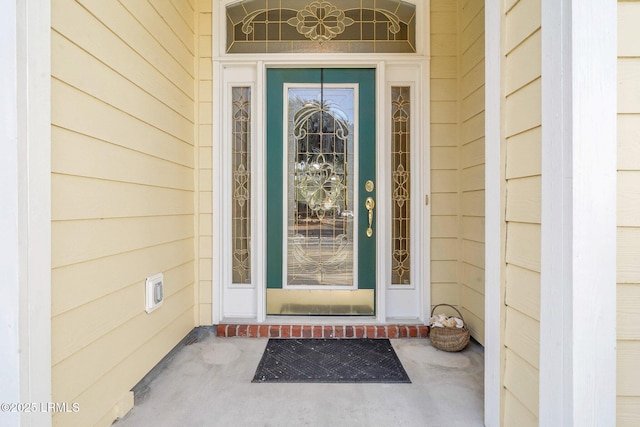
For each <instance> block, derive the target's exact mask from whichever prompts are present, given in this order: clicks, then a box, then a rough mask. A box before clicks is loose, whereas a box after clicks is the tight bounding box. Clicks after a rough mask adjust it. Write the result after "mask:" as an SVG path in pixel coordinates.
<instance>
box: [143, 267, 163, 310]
mask: <svg viewBox="0 0 640 427" xmlns="http://www.w3.org/2000/svg"><path fill="white" fill-rule="evenodd" d="M163 279H164V276H163V275H162V273H158V274H154V275H153V276H151V277H147V280H146V282H145V295H146V302H145V311H146V312H147V313H151V312H152V311H153V310H155V309H156V308H158V307H160V306H161V305H162V301H164V283H163Z"/></svg>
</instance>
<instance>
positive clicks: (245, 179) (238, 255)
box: [231, 87, 251, 283]
mask: <svg viewBox="0 0 640 427" xmlns="http://www.w3.org/2000/svg"><path fill="white" fill-rule="evenodd" d="M232 103H233V105H232V122H233V123H232V125H233V127H232V129H233V134H232V143H233V149H232V154H231V156H232V160H231V164H232V168H233V180H232V182H233V200H232V207H231V209H232V219H231V221H232V236H231V240H232V242H233V243H232V253H233V283H251V88H250V87H234V88H233V89H232Z"/></svg>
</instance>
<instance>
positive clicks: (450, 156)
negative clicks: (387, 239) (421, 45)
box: [431, 0, 484, 343]
mask: <svg viewBox="0 0 640 427" xmlns="http://www.w3.org/2000/svg"><path fill="white" fill-rule="evenodd" d="M431 182H432V185H431V213H432V216H431V302H432V304H433V305H435V304H439V303H449V304H453V305H456V306H458V308H460V309H461V311H462V314H463V316H464V318H465V320H466V321H467V324H468V325H469V327H470V329H471V333H472V335H473V337H474V338H475V339H477V340H478V341H479V342H480V343H483V342H484V1H482V0H459V1H456V0H441V1H432V2H431Z"/></svg>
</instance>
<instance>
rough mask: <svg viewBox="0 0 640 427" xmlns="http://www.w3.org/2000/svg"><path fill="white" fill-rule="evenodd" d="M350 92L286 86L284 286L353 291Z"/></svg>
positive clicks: (351, 112)
mask: <svg viewBox="0 0 640 427" xmlns="http://www.w3.org/2000/svg"><path fill="white" fill-rule="evenodd" d="M354 117H355V115H354V89H353V88H344V87H343V88H337V87H330V86H329V85H324V87H323V88H322V91H321V90H320V88H319V87H317V86H316V87H313V88H310V87H306V88H289V90H288V156H287V159H288V161H287V170H288V173H287V194H288V202H287V206H288V214H287V215H288V216H287V253H286V258H287V280H286V285H287V286H313V287H315V286H323V287H327V286H332V287H333V286H342V287H353V286H354V285H355V280H354V253H353V252H354V219H355V217H354V195H353V193H354V181H355V176H354V171H353V170H352V169H353V166H354V144H355V142H354V139H355V138H354V137H355V135H354Z"/></svg>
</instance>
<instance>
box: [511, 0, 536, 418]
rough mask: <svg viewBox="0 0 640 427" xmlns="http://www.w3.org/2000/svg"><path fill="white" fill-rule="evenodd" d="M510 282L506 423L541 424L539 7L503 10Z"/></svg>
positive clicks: (528, 4) (520, 3)
mask: <svg viewBox="0 0 640 427" xmlns="http://www.w3.org/2000/svg"><path fill="white" fill-rule="evenodd" d="M503 11H504V13H505V16H504V23H505V24H504V25H505V27H504V34H505V43H504V45H503V54H504V68H503V70H504V78H503V93H504V96H505V98H504V100H503V102H504V104H505V108H504V112H503V123H504V137H505V140H504V141H503V144H505V148H506V150H505V152H506V158H505V159H504V160H505V167H506V169H505V179H506V182H505V183H504V185H505V186H506V200H505V201H504V203H505V205H506V206H505V207H506V242H505V248H506V254H505V262H506V277H505V304H506V307H505V308H504V310H505V313H504V323H503V337H504V341H503V343H504V351H503V357H504V359H503V366H504V377H503V378H504V382H503V386H504V393H503V408H504V413H503V417H504V424H505V425H519V426H535V425H537V423H538V389H539V351H540V350H539V349H540V237H541V236H540V230H541V219H540V217H541V169H540V164H541V162H540V158H541V59H542V58H541V53H540V49H541V37H540V35H541V31H543V29H542V28H541V24H540V23H541V19H540V13H541V4H540V0H509V1H507V2H506V4H505V5H504V9H503Z"/></svg>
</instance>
